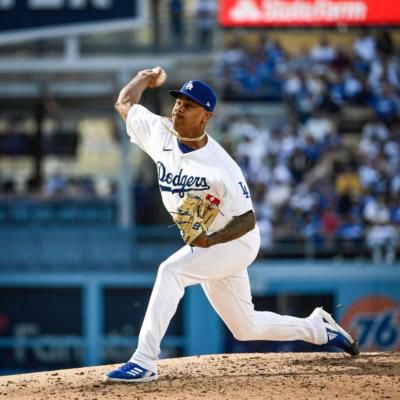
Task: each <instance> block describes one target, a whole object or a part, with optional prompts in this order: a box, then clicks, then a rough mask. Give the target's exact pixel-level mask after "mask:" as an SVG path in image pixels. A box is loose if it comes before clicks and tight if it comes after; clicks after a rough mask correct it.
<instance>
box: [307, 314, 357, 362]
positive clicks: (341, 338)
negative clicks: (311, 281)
mask: <svg viewBox="0 0 400 400" xmlns="http://www.w3.org/2000/svg"><path fill="white" fill-rule="evenodd" d="M314 312H315V313H318V314H319V316H320V317H321V318H322V321H323V322H324V325H325V328H326V334H327V336H328V344H331V345H333V346H335V347H337V348H339V349H341V350H343V351H345V352H346V353H348V354H350V355H351V356H357V355H358V354H360V349H359V348H358V343H357V340H355V339H353V338H352V337H351V336H350V334H349V333H347V332H346V331H345V330H344V329H343V328H342V327H341V326H340V325H339V324H338V323H337V322H336V321H335V320H334V319H333V318H332V316H331V315H330V314H329V313H327V312H326V311H325V310H323V309H322V308H320V307H317V308H316V309H315V310H314Z"/></svg>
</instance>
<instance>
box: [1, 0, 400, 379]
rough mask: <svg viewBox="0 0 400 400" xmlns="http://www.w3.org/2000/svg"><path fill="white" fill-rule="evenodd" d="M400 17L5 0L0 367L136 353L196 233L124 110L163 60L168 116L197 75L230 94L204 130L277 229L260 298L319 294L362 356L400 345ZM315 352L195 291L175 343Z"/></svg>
mask: <svg viewBox="0 0 400 400" xmlns="http://www.w3.org/2000/svg"><path fill="white" fill-rule="evenodd" d="M399 24H400V8H397V9H396V7H392V6H391V5H390V4H389V2H387V3H385V2H382V1H381V2H379V1H378V0H354V1H352V2H349V1H347V0H323V1H317V0H265V1H260V0H220V1H218V0H163V1H161V0H160V1H157V0H151V1H150V0H148V1H145V0H129V1H124V2H123V1H112V0H92V1H89V0H88V1H86V0H64V1H62V0H27V1H22V0H21V1H20V0H0V374H12V373H19V372H29V371H39V370H50V369H58V368H68V367H77V366H83V365H96V364H105V363H116V362H123V361H126V360H127V359H128V358H129V356H130V355H131V353H132V351H133V350H134V348H135V345H136V341H137V335H138V332H139V329H140V325H141V322H142V320H143V316H144V312H145V309H146V306H147V302H148V299H149V295H150V291H151V287H152V285H153V282H154V278H155V273H156V271H157V268H158V265H159V263H160V262H161V261H162V260H163V259H165V258H166V257H167V256H168V255H170V254H171V253H172V252H173V251H175V250H176V249H178V248H179V247H180V246H182V242H181V240H180V236H179V233H178V232H177V230H176V228H171V227H170V225H171V224H172V223H171V218H170V216H169V215H168V214H167V213H166V211H165V210H164V209H163V207H162V203H161V199H160V194H159V190H158V185H157V176H156V170H155V168H154V166H153V164H152V162H151V160H150V159H149V158H148V157H147V156H146V155H145V154H144V153H143V152H142V151H140V150H139V149H138V148H137V147H136V146H134V145H130V144H129V142H128V138H127V135H126V131H125V127H124V125H123V123H122V122H121V121H120V120H119V119H118V117H117V114H116V112H115V111H114V108H113V104H114V102H115V99H116V97H117V95H118V92H119V90H120V89H121V88H122V86H123V85H124V84H125V83H127V82H128V81H129V80H130V79H131V78H132V77H133V76H134V75H135V74H136V72H137V71H139V70H140V69H143V68H148V67H153V66H156V65H160V66H162V67H163V68H164V69H165V70H166V71H167V73H168V79H167V82H166V84H165V85H164V86H163V87H161V88H158V89H149V90H148V91H146V92H145V94H144V96H143V99H142V103H143V104H144V105H146V106H148V107H149V108H150V109H151V110H153V111H154V112H157V113H160V114H162V115H169V114H170V110H171V106H172V102H171V99H170V96H168V94H167V90H168V89H173V88H174V89H175V88H179V87H180V86H181V85H182V83H183V82H184V81H186V80H189V79H202V80H205V81H207V82H209V83H210V84H212V85H213V86H214V87H215V88H216V90H217V92H218V99H219V100H218V104H217V108H216V111H215V115H214V118H213V121H212V123H211V125H210V126H209V129H208V131H209V132H210V133H211V134H212V135H213V137H215V138H216V139H217V140H218V141H219V142H220V143H221V144H222V145H223V146H224V148H225V149H226V150H228V152H229V153H230V154H231V155H232V156H233V157H234V158H235V159H236V160H237V162H238V163H239V165H240V166H241V168H242V169H243V171H244V173H245V176H246V179H247V181H248V183H249V186H250V188H251V192H252V197H253V203H254V205H255V208H256V214H257V219H258V223H259V225H260V228H261V232H262V245H261V250H260V254H259V257H258V259H257V260H256V262H255V263H254V265H253V266H252V267H251V268H250V270H249V273H250V278H251V282H252V289H253V295H254V303H255V306H256V309H259V310H269V311H275V312H279V313H282V314H291V315H296V316H302V317H304V316H307V315H308V314H309V313H310V312H311V311H312V310H313V308H314V307H315V306H320V305H322V306H324V307H325V308H326V309H327V310H328V311H330V312H333V314H334V316H335V317H336V318H337V319H338V320H339V321H341V323H342V324H343V325H344V326H345V327H346V328H347V329H349V330H351V331H352V332H353V333H355V334H356V336H358V338H359V341H360V345H361V349H362V350H363V351H389V350H399V348H400V307H399V303H400V268H399V266H400V263H399V261H398V257H399V255H400V253H399V250H400V247H399V246H400V241H399V234H400V119H399V116H400V30H399V29H398V27H399V26H400V25H399ZM166 301H168V299H166ZM204 338H207V339H206V340H205V339H204ZM318 350H320V348H319V347H316V346H312V345H307V344H305V343H302V342H290V343H289V342H279V343H274V342H238V341H236V340H235V339H234V338H233V337H232V335H231V334H230V333H229V332H228V330H227V329H226V328H225V327H224V326H223V324H222V322H221V321H220V320H219V318H218V317H217V316H216V314H215V312H214V311H213V310H212V309H211V307H210V306H209V305H208V303H207V300H206V299H205V297H204V295H203V294H202V291H201V289H200V288H199V287H192V288H189V289H188V290H187V292H186V295H185V297H184V299H183V300H182V302H181V304H180V306H179V309H178V312H177V314H176V316H175V317H174V319H173V321H172V323H171V326H170V328H169V330H168V332H167V336H166V338H165V339H164V341H163V343H162V354H161V357H175V356H182V355H194V354H209V353H223V352H257V351H318ZM324 350H326V351H331V350H332V349H330V348H328V347H326V348H324Z"/></svg>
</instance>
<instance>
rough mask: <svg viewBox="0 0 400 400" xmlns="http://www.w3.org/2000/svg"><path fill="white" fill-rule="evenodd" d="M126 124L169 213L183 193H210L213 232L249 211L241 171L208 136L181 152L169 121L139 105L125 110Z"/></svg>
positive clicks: (246, 192)
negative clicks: (215, 207) (215, 204)
mask: <svg viewBox="0 0 400 400" xmlns="http://www.w3.org/2000/svg"><path fill="white" fill-rule="evenodd" d="M126 125H127V131H128V135H129V136H130V139H131V142H133V143H136V144H137V145H138V146H140V147H141V148H142V149H143V150H144V151H145V152H146V153H147V154H149V156H150V157H151V158H152V159H153V160H154V162H155V163H156V166H157V173H158V183H159V186H160V191H161V196H162V201H163V203H164V205H165V207H166V209H167V210H168V211H169V212H174V211H176V209H177V208H178V204H179V202H180V201H181V199H182V198H183V197H184V196H185V194H187V193H191V194H195V195H200V196H203V195H205V194H211V195H212V196H215V197H216V198H218V199H219V200H220V202H221V203H220V205H219V208H220V211H221V212H220V213H219V214H218V216H217V218H216V219H215V220H214V222H213V223H212V225H211V226H210V228H209V232H214V231H217V230H219V229H221V228H222V227H224V226H225V225H226V224H227V222H229V221H230V220H231V219H232V217H235V216H239V215H241V214H244V213H246V212H247V211H249V210H253V205H252V202H251V198H250V193H249V191H248V188H247V184H246V181H245V179H244V177H243V174H242V171H241V170H240V168H239V166H238V165H237V164H236V163H235V161H234V160H233V159H232V158H231V157H230V156H229V154H228V153H227V152H226V151H225V150H224V149H223V148H222V147H221V146H220V145H219V144H218V143H217V142H216V141H215V140H214V139H213V138H212V137H210V136H208V142H207V144H206V145H205V146H204V147H202V148H200V149H197V150H194V151H192V152H189V153H183V152H182V151H181V150H180V148H179V146H178V141H177V138H176V137H175V136H173V135H172V134H171V133H170V132H169V131H168V129H167V127H168V128H170V129H172V122H171V121H170V120H169V119H167V118H164V117H161V116H159V115H157V114H154V113H152V112H151V111H149V110H148V109H147V108H145V107H143V106H142V105H139V104H136V105H134V106H133V107H132V108H131V109H130V110H129V113H128V118H127V123H126Z"/></svg>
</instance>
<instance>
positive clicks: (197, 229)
mask: <svg viewBox="0 0 400 400" xmlns="http://www.w3.org/2000/svg"><path fill="white" fill-rule="evenodd" d="M219 203H220V201H219V199H217V198H216V197H214V196H211V195H209V194H207V195H206V196H205V197H204V198H202V197H200V196H195V195H192V194H187V195H186V196H185V197H184V198H183V200H182V201H181V203H180V204H179V206H178V209H177V210H176V211H175V212H173V213H171V214H172V218H173V220H174V222H175V223H176V225H177V226H178V228H179V229H180V231H181V235H182V238H183V240H184V241H185V242H186V243H187V244H191V243H192V242H193V241H194V240H195V239H196V238H198V237H199V236H200V235H201V233H202V232H207V230H208V228H209V226H210V225H211V224H212V223H213V221H214V219H215V217H216V216H217V214H218V212H219V208H218V205H219Z"/></svg>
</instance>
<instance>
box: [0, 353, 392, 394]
mask: <svg viewBox="0 0 400 400" xmlns="http://www.w3.org/2000/svg"><path fill="white" fill-rule="evenodd" d="M113 367H114V366H100V367H89V368H79V369H69V370H59V371H52V372H41V373H34V374H23V375H12V376H3V377H0V400H2V399H15V400H25V399H26V400H28V399H29V400H39V399H52V400H59V399H65V400H81V399H85V400H100V399H102V400H104V399H110V400H111V399H112V400H118V399H129V400H134V399H135V400H139V399H140V400H142V399H152V400H158V399H164V400H165V399H171V400H175V399H181V400H183V399H202V398H204V399H229V400H233V399H238V400H239V399H240V400H244V399H273V400H274V399H279V400H284V399H290V400H293V398H296V399H321V400H322V399H323V400H326V399H357V400H360V399H400V353H393V352H392V353H364V354H361V355H360V356H359V357H357V358H350V357H348V356H347V355H345V354H339V353H334V354H332V353H267V354H230V355H212V356H198V357H186V358H175V359H170V360H162V361H161V362H160V365H159V375H160V378H159V379H158V380H157V381H154V382H149V383H141V384H126V383H105V382H103V374H104V373H105V372H106V371H108V370H110V369H111V368H113Z"/></svg>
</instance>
